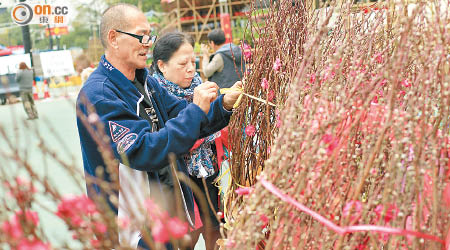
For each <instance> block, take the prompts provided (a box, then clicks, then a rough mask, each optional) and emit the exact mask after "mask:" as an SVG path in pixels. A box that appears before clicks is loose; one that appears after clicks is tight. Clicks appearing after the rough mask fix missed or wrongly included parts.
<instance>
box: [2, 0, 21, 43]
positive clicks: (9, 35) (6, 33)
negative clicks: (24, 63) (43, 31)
mask: <svg viewBox="0 0 450 250" xmlns="http://www.w3.org/2000/svg"><path fill="white" fill-rule="evenodd" d="M8 23H10V24H11V25H10V26H9V27H8V26H6V25H7V24H8ZM0 24H2V26H3V25H5V26H3V27H5V28H2V29H0V44H2V45H5V46H13V45H22V44H23V42H22V30H21V29H20V27H19V26H18V25H15V24H14V23H13V21H12V19H11V10H10V9H8V10H6V11H4V12H3V13H0Z"/></svg>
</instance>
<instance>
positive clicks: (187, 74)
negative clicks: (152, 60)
mask: <svg viewBox="0 0 450 250" xmlns="http://www.w3.org/2000/svg"><path fill="white" fill-rule="evenodd" d="M158 67H159V70H161V72H162V73H163V75H164V78H166V79H167V80H169V81H171V82H173V83H175V84H177V85H178V86H180V87H181V88H188V87H189V86H191V82H192V79H194V74H195V54H194V48H192V45H190V44H189V43H186V42H185V43H183V44H182V45H181V46H180V48H178V50H177V51H175V53H173V55H172V57H171V58H170V59H169V61H167V62H166V63H165V62H163V61H161V60H158Z"/></svg>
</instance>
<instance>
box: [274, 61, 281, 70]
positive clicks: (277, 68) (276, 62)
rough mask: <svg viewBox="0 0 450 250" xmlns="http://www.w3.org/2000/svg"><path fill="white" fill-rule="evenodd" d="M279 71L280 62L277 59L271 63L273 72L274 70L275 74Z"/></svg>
mask: <svg viewBox="0 0 450 250" xmlns="http://www.w3.org/2000/svg"><path fill="white" fill-rule="evenodd" d="M280 69H281V61H280V58H277V59H276V60H275V62H274V63H273V70H275V72H278V71H280Z"/></svg>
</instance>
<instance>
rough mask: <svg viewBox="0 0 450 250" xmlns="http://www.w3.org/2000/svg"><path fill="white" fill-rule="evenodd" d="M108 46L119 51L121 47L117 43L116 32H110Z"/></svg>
mask: <svg viewBox="0 0 450 250" xmlns="http://www.w3.org/2000/svg"><path fill="white" fill-rule="evenodd" d="M108 44H109V46H110V47H111V48H114V49H117V48H118V47H119V45H118V43H117V32H116V31H115V30H109V31H108Z"/></svg>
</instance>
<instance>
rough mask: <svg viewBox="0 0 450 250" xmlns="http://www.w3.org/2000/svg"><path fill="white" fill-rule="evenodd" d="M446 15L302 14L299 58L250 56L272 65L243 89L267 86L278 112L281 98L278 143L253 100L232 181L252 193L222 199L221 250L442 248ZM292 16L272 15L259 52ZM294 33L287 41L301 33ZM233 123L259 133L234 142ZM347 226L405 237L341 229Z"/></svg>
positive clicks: (408, 9) (280, 52)
mask: <svg viewBox="0 0 450 250" xmlns="http://www.w3.org/2000/svg"><path fill="white" fill-rule="evenodd" d="M289 2H290V1H289ZM448 6H449V2H448V1H442V3H441V4H439V2H438V1H436V2H428V1H426V2H422V1H418V2H417V3H416V4H409V5H406V4H403V3H400V2H398V1H386V2H382V3H380V4H377V5H373V6H370V8H364V9H355V8H354V7H352V5H351V4H350V3H347V4H346V3H344V4H342V5H333V6H330V7H328V8H323V9H321V10H316V11H307V10H306V9H305V10H304V11H303V12H301V14H297V17H298V16H302V15H304V16H305V18H304V20H305V21H306V22H305V23H304V24H303V25H306V27H307V29H305V30H302V32H303V35H300V36H299V37H302V38H304V39H305V40H302V39H297V40H290V44H289V46H290V47H299V48H303V50H300V52H301V53H300V55H299V56H292V54H293V53H285V49H286V47H284V46H282V44H283V43H281V42H280V43H279V44H276V45H275V46H274V44H271V43H267V44H266V43H262V44H258V45H257V46H259V47H258V48H259V50H261V51H264V54H265V55H266V57H265V58H264V59H260V60H263V61H265V65H266V66H267V65H270V66H271V64H270V63H269V62H268V61H266V60H271V59H274V58H275V57H280V60H281V64H282V65H283V66H282V67H281V70H280V71H279V72H276V71H275V69H273V70H271V69H269V70H267V69H266V70H258V71H257V72H255V71H252V73H251V75H250V77H249V78H248V79H252V80H251V81H247V85H246V86H245V91H253V93H254V94H255V95H256V96H261V97H262V98H264V94H263V93H264V92H263V87H260V85H259V84H258V79H259V81H261V79H262V78H267V77H269V78H271V77H272V78H271V80H270V81H269V88H270V87H272V85H271V84H272V83H273V84H274V87H278V88H281V89H284V90H285V91H284V92H277V97H276V98H277V100H283V99H284V98H287V99H286V101H285V102H283V101H278V102H277V108H278V109H279V110H281V112H280V114H281V115H280V121H281V126H280V128H279V131H278V133H274V131H273V130H272V129H273V127H274V126H275V124H276V117H275V114H274V112H275V111H274V110H272V109H269V110H267V109H266V110H264V109H260V107H266V106H264V105H262V104H256V102H255V101H252V100H248V101H247V103H246V106H245V108H242V107H241V109H240V110H239V114H238V116H237V117H235V119H234V121H233V127H232V129H231V130H232V131H235V133H234V134H233V136H234V137H233V139H232V140H231V141H233V142H236V143H235V145H233V162H232V163H233V165H232V172H233V178H234V180H235V181H237V184H239V185H242V186H253V187H252V190H251V192H250V193H249V194H248V195H246V196H244V197H242V198H241V197H238V198H236V194H233V195H231V197H233V199H232V202H229V210H228V214H227V215H228V221H227V223H228V227H229V228H231V230H230V232H229V235H228V239H227V242H226V244H225V246H226V247H228V248H230V249H251V248H255V246H259V247H261V248H266V249H332V248H337V249H340V248H341V247H343V246H345V247H346V249H369V248H373V249H380V248H381V247H383V246H384V247H386V246H390V247H393V248H395V249H440V248H442V247H443V245H442V244H445V238H446V236H447V233H448V230H449V226H450V223H449V205H450V203H449V201H450V196H449V195H450V184H449V183H450V179H449V177H450V168H449V164H450V162H449V157H450V151H449V150H450V145H449V133H450V131H449V127H450V121H449V114H450V92H449V90H450V88H449V87H450V86H449V83H450V74H449V73H450V72H449V68H450V67H449V66H450V62H449V53H450V50H449V49H450V48H449V44H450V32H449V29H450V16H449V15H450V9H449V8H448ZM292 10H293V8H292V7H291V6H288V5H284V4H280V5H276V6H272V12H271V14H269V16H268V18H267V20H266V23H267V25H266V26H265V29H266V31H267V32H266V33H265V34H264V35H262V37H264V39H268V40H269V37H270V36H271V35H269V34H271V29H273V27H271V26H270V24H272V23H275V24H278V23H277V20H278V18H279V15H282V14H284V13H289V11H292ZM277 27H283V26H277ZM290 27H292V25H290V26H288V27H286V26H284V29H285V32H286V33H289V32H296V31H298V30H296V29H292V30H291V29H290ZM274 33H275V34H277V33H276V32H274ZM259 39H260V40H261V39H262V38H259ZM275 40H276V39H275ZM279 41H283V40H279ZM256 53H258V52H256ZM285 55H287V56H285ZM258 63H259V61H256V62H255V64H256V65H259V64H258ZM273 77H275V78H276V79H282V80H283V81H280V80H278V81H277V80H272V79H273ZM280 84H281V85H283V87H280ZM279 95H281V96H279ZM268 111H269V112H268ZM259 112H263V114H262V117H263V118H261V119H257V118H255V117H258V113H259ZM249 113H250V115H249ZM243 125H244V126H250V125H251V126H255V127H256V128H257V129H256V133H255V135H254V137H253V138H249V136H248V135H246V134H245V133H242V131H240V129H239V128H240V127H242V126H243ZM275 127H276V126H275ZM274 135H275V139H273V140H272V138H273V137H272V136H274ZM255 138H256V139H255ZM272 142H273V145H272ZM269 147H271V150H270V151H271V152H270V155H269V154H268V153H266V151H267V149H268V148H269ZM236 149H238V150H236ZM266 159H267V160H266ZM265 160H266V161H265ZM258 174H259V175H260V178H261V179H263V180H266V181H268V182H270V183H272V184H273V185H274V186H276V187H277V188H278V189H279V190H281V191H282V192H283V195H285V196H286V197H289V198H291V199H287V198H286V199H284V200H280V199H279V197H277V196H275V195H274V192H270V191H269V190H268V189H267V186H264V185H261V181H260V182H257V181H256V175H258ZM255 183H256V184H255ZM234 189H236V187H234ZM232 191H233V190H232ZM292 200H295V201H296V202H297V203H298V204H302V205H304V206H306V208H308V209H310V210H311V211H313V212H315V213H317V214H318V215H321V216H323V218H324V219H326V220H327V223H328V222H329V223H328V224H327V225H331V226H330V227H328V228H327V227H326V225H325V224H326V223H325V224H324V223H323V221H322V222H321V218H319V216H311V214H312V213H311V214H306V213H304V211H305V210H303V211H300V210H299V209H298V207H299V206H298V205H297V206H294V205H293V204H294V202H287V201H292ZM335 225H340V227H335V228H333V226H335ZM351 225H371V226H372V227H371V228H373V226H383V227H386V228H397V229H404V230H403V231H402V232H405V231H408V232H409V233H400V234H396V235H392V234H390V233H388V232H385V233H383V232H375V230H362V232H352V233H348V231H345V232H342V231H341V232H340V231H339V228H343V227H346V226H351ZM368 228H370V227H368ZM329 229H331V230H329ZM412 232H413V233H412ZM420 234H427V235H432V236H433V237H434V238H433V239H435V240H429V238H432V237H428V238H426V237H423V238H421V237H420ZM413 235H415V236H413ZM418 235H419V237H416V236H418ZM447 244H448V242H447Z"/></svg>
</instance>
